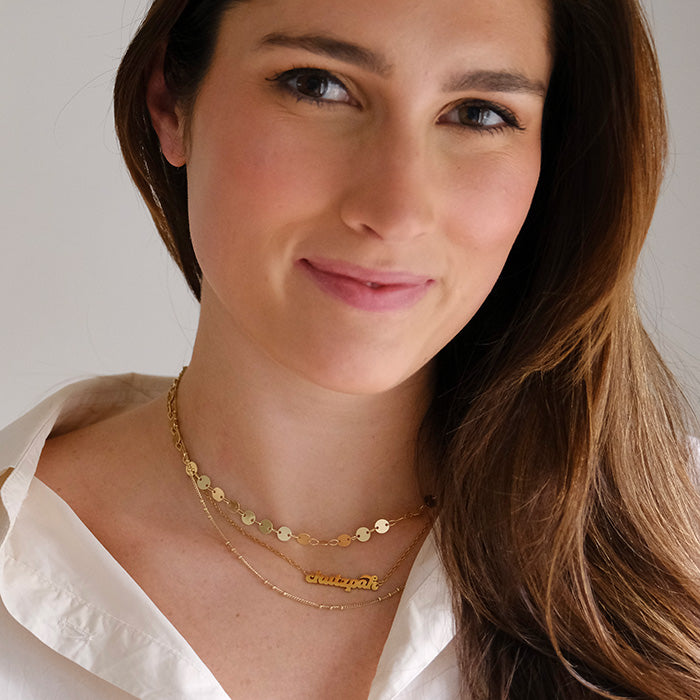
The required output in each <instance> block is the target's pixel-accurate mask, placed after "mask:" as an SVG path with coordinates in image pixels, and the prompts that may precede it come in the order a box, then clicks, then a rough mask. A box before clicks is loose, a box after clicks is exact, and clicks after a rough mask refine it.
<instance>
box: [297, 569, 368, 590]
mask: <svg viewBox="0 0 700 700" xmlns="http://www.w3.org/2000/svg"><path fill="white" fill-rule="evenodd" d="M304 581H306V583H312V584H316V585H318V586H335V587H336V588H342V589H343V590H345V591H346V592H347V593H350V591H378V590H379V586H381V585H382V584H381V583H379V577H378V576H373V575H371V574H365V575H364V576H359V577H358V578H346V577H344V576H341V575H340V574H334V575H333V576H327V575H326V574H322V573H321V572H320V571H314V572H313V573H312V574H306V575H305V576H304Z"/></svg>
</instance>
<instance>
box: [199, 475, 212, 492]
mask: <svg viewBox="0 0 700 700" xmlns="http://www.w3.org/2000/svg"><path fill="white" fill-rule="evenodd" d="M197 486H199V489H200V491H206V490H207V489H208V488H209V487H210V486H211V479H210V478H209V477H208V476H207V475H206V474H202V475H201V476H200V477H199V479H197Z"/></svg>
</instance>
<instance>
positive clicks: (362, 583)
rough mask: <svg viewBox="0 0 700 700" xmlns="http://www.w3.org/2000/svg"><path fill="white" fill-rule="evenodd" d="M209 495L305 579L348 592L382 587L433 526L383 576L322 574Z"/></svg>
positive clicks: (232, 522)
mask: <svg viewBox="0 0 700 700" xmlns="http://www.w3.org/2000/svg"><path fill="white" fill-rule="evenodd" d="M207 495H208V497H209V504H210V505H211V506H213V507H214V509H215V510H216V512H217V513H218V514H219V515H220V516H221V518H222V519H223V520H225V521H226V522H227V523H228V524H229V525H231V526H232V527H234V528H235V529H236V530H238V532H240V533H241V534H242V535H244V536H245V537H247V538H248V539H249V540H251V541H252V542H255V543H256V544H257V545H259V546H261V547H264V548H265V549H267V550H268V551H269V552H272V554H274V555H275V556H277V557H279V558H280V559H282V560H284V561H285V562H286V563H287V564H289V565H290V566H292V567H293V568H295V569H296V570H297V571H299V572H300V573H301V574H302V575H303V576H304V580H305V581H306V583H312V584H318V585H323V586H336V587H338V588H343V589H344V590H345V591H347V592H348V593H349V592H350V591H353V590H372V591H376V590H378V589H379V588H381V587H382V586H383V585H384V584H385V583H386V582H387V581H388V580H389V579H390V578H391V577H392V576H393V575H394V574H395V573H396V571H397V570H398V568H399V566H401V564H402V563H403V562H404V561H405V560H406V558H407V557H408V555H409V554H410V553H411V552H412V551H413V549H414V548H415V547H416V545H417V544H418V543H419V542H420V541H421V540H422V539H423V537H424V536H425V535H426V534H427V532H428V530H429V529H430V526H431V523H430V521H429V522H427V523H426V524H425V526H424V527H423V529H422V530H421V531H420V532H419V533H418V534H417V535H416V537H414V538H413V541H412V542H411V543H410V544H409V545H408V547H406V549H405V550H404V551H403V552H402V553H401V555H400V556H399V558H398V559H397V560H396V561H395V562H394V564H393V565H392V566H391V568H389V570H388V571H387V572H386V573H385V574H384V575H383V576H382V577H381V578H380V577H379V576H376V575H371V574H364V575H362V576H358V577H356V578H355V577H348V576H342V575H340V574H332V575H330V576H329V575H327V574H322V573H321V572H320V571H310V570H308V569H304V567H302V566H301V564H299V563H298V562H296V561H294V559H292V558H291V557H290V556H287V555H286V554H284V553H283V552H280V551H279V549H277V548H276V547H273V546H272V545H271V544H268V543H267V542H263V541H262V540H260V539H258V538H257V537H255V536H254V535H251V534H250V533H249V532H246V530H245V529H244V528H243V527H241V526H240V525H239V524H238V523H237V522H236V521H235V520H232V519H231V518H230V517H229V516H228V515H227V514H226V513H225V512H224V510H223V509H222V507H221V505H220V504H219V503H217V502H216V501H215V500H214V499H213V498H212V497H211V494H207Z"/></svg>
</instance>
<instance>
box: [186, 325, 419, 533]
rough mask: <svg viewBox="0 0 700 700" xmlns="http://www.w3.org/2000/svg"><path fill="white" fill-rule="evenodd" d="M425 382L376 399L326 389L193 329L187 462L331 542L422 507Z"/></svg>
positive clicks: (238, 496) (239, 342)
mask: <svg viewBox="0 0 700 700" xmlns="http://www.w3.org/2000/svg"><path fill="white" fill-rule="evenodd" d="M214 330H216V332H214ZM431 384H432V382H431V377H430V372H429V371H428V370H427V369H426V370H424V371H422V372H420V373H419V374H418V375H416V376H415V377H413V378H412V379H410V380H409V381H407V382H404V383H403V384H401V385H400V386H397V387H394V388H392V389H390V390H388V391H384V392H381V393H379V394H372V395H356V394H355V395H350V394H343V393H340V392H338V391H331V390H328V389H325V388H323V387H321V386H318V385H317V384H314V383H312V382H309V381H307V380H305V379H304V378H303V377H300V376H299V375H298V374H295V373H293V372H291V371H289V370H287V369H286V368H285V367H283V366H281V365H280V364H279V363H276V362H275V361H274V360H271V359H270V358H269V357H267V356H265V355H264V354H263V353H261V352H260V350H259V349H257V348H255V347H253V346H252V343H251V342H250V341H249V340H248V339H247V338H245V337H242V336H240V335H236V334H235V333H233V332H230V333H227V337H225V338H223V339H222V334H221V331H220V329H213V328H211V329H210V328H208V327H207V324H206V323H201V324H200V328H199V331H198V334H197V342H196V343H195V348H194V352H193V356H192V360H191V362H190V365H189V368H188V369H187V371H186V373H185V375H184V377H183V379H182V382H181V384H180V389H179V395H178V410H179V414H180V425H181V429H182V434H183V438H184V440H185V443H186V445H187V448H188V450H189V453H190V456H191V458H192V459H193V460H194V461H196V462H197V463H198V464H199V470H200V473H204V474H207V475H209V476H210V477H211V479H212V481H213V482H214V483H215V484H216V485H220V486H221V487H222V488H223V489H224V490H225V491H226V493H227V495H229V497H230V498H232V499H235V500H238V501H240V502H241V503H242V504H244V505H245V506H247V507H250V508H253V509H254V510H256V512H259V513H260V515H261V517H270V518H274V519H276V520H277V521H280V520H284V521H285V522H289V523H293V524H294V525H295V526H296V527H299V528H309V529H313V530H314V531H315V532H317V533H318V532H319V531H320V534H321V535H323V534H328V535H329V536H335V535H336V534H337V532H340V531H341V530H343V529H344V528H347V527H348V526H349V525H350V524H352V523H355V522H357V521H358V520H366V521H367V522H368V523H373V522H374V520H376V519H377V518H378V517H388V518H391V517H396V516H398V515H401V514H403V513H405V512H407V511H409V510H411V509H413V508H415V507H416V506H417V505H419V504H420V503H421V502H422V497H423V494H422V493H421V490H420V487H419V483H418V477H417V465H416V454H417V435H418V431H419V427H420V424H421V422H422V419H423V416H424V414H425V411H426V408H427V403H428V401H429V398H430V391H431ZM324 531H327V532H324Z"/></svg>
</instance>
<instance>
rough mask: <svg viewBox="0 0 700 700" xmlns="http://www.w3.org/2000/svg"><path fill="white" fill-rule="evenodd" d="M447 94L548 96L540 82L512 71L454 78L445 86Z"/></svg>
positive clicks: (474, 73) (545, 87) (480, 72)
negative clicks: (470, 91)
mask: <svg viewBox="0 0 700 700" xmlns="http://www.w3.org/2000/svg"><path fill="white" fill-rule="evenodd" d="M444 87H445V90H446V91H447V92H459V91H461V90H485V91H486V92H530V93H533V94H535V95H538V96H539V97H544V96H545V95H546V94H547V86H546V85H545V84H544V83H543V82H542V81H540V80H531V79H530V78H528V77H527V76H525V75H523V74H522V73H517V72H510V71H493V70H477V71H472V72H470V73H464V74H463V75H457V76H454V77H453V78H452V79H451V80H449V81H448V82H447V83H446V84H445V86H444Z"/></svg>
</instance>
